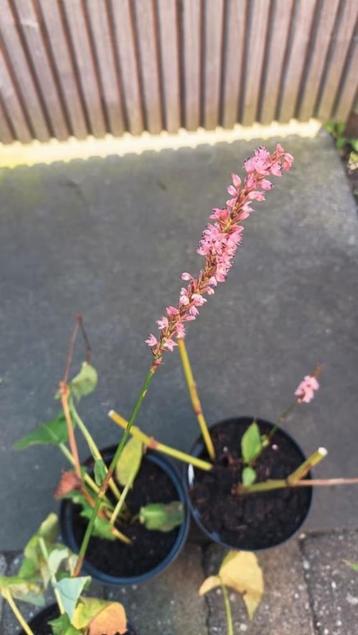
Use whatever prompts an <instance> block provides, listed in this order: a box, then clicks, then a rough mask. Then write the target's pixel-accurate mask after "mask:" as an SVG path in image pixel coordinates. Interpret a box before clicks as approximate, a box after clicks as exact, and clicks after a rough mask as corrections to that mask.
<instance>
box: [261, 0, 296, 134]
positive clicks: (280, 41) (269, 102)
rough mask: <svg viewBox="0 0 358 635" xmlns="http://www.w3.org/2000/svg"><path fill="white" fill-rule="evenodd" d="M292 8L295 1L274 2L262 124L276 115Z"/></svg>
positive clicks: (267, 122)
mask: <svg viewBox="0 0 358 635" xmlns="http://www.w3.org/2000/svg"><path fill="white" fill-rule="evenodd" d="M292 7H293V0H275V2H274V14H273V24H272V29H271V33H270V38H269V49H268V59H267V67H266V70H265V74H264V89H263V94H262V108H261V117H260V122H261V123H263V124H269V123H271V121H273V120H274V119H275V115H276V106H277V101H278V96H279V90H280V80H281V75H282V69H283V62H284V55H285V51H286V44H287V38H288V34H289V29H290V20H291V14H292Z"/></svg>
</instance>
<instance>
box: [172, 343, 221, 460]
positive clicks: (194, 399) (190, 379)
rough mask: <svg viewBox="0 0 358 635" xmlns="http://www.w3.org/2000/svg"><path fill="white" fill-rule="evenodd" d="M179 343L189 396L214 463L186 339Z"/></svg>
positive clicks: (212, 447) (213, 449) (211, 443)
mask: <svg viewBox="0 0 358 635" xmlns="http://www.w3.org/2000/svg"><path fill="white" fill-rule="evenodd" d="M177 343H178V350H179V354H180V359H181V363H182V366H183V371H184V377H185V381H186V384H187V387H188V390H189V395H190V399H191V403H192V406H193V410H194V412H195V414H196V417H197V419H198V424H199V427H200V431H201V434H202V437H203V441H204V443H205V446H206V449H207V451H208V454H209V456H210V458H211V460H212V461H214V460H215V448H214V444H213V442H212V439H211V436H210V432H209V428H208V424H207V423H206V419H205V417H204V414H203V409H202V407H201V401H200V398H199V394H198V390H197V387H196V383H195V380H194V375H193V371H192V368H191V364H190V359H189V355H188V351H187V348H186V346H185V342H184V339H182V338H178V339H177Z"/></svg>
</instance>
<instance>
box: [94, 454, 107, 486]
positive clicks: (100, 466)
mask: <svg viewBox="0 0 358 635" xmlns="http://www.w3.org/2000/svg"><path fill="white" fill-rule="evenodd" d="M106 473H107V469H106V465H105V463H104V461H103V460H102V459H96V461H95V464H94V480H95V481H96V484H97V485H98V486H99V487H100V486H101V485H102V483H103V481H104V479H105V478H106Z"/></svg>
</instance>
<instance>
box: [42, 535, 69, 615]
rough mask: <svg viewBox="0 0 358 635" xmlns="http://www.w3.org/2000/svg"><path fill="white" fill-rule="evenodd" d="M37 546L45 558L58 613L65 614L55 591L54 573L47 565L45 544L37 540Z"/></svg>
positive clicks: (58, 595) (59, 597)
mask: <svg viewBox="0 0 358 635" xmlns="http://www.w3.org/2000/svg"><path fill="white" fill-rule="evenodd" d="M39 544H40V549H41V551H42V555H43V557H44V558H45V560H46V563H47V566H48V568H49V572H50V580H51V586H52V589H53V592H54V595H55V598H56V602H57V605H58V608H59V611H60V613H61V615H63V614H64V612H65V609H64V608H63V604H62V601H61V596H60V594H59V592H58V590H57V589H56V583H57V580H56V576H55V574H54V573H52V571H51V570H50V567H49V564H48V551H47V547H46V543H45V541H44V539H43V538H40V539H39Z"/></svg>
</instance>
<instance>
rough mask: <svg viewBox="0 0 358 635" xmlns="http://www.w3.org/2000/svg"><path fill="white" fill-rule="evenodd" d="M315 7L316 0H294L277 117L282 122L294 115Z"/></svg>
mask: <svg viewBox="0 0 358 635" xmlns="http://www.w3.org/2000/svg"><path fill="white" fill-rule="evenodd" d="M315 7H316V0H295V3H294V8H295V13H294V19H293V26H292V38H291V42H290V49H289V52H288V62H287V66H286V68H285V74H284V77H283V84H282V98H281V106H280V113H279V117H278V119H279V121H282V122H287V121H289V120H290V119H291V118H292V117H294V115H295V110H296V104H297V98H298V93H299V88H300V82H301V77H302V71H303V68H304V63H305V56H306V51H307V46H308V42H309V39H310V35H311V27H312V20H313V15H314V10H315Z"/></svg>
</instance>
